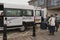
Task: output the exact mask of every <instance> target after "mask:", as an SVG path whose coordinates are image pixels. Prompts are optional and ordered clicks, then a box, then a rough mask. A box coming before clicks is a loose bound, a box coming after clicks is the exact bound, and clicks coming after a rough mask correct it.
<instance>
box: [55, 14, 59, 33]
mask: <svg viewBox="0 0 60 40" xmlns="http://www.w3.org/2000/svg"><path fill="white" fill-rule="evenodd" d="M55 19H56V20H55V31H56V32H57V31H58V28H59V23H58V14H55Z"/></svg>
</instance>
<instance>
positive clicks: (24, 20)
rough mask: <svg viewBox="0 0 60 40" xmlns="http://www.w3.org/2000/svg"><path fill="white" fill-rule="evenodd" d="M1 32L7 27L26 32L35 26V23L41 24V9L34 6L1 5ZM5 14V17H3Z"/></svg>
mask: <svg viewBox="0 0 60 40" xmlns="http://www.w3.org/2000/svg"><path fill="white" fill-rule="evenodd" d="M0 13H1V14H0V16H1V17H0V30H3V26H4V25H5V24H6V25H7V30H9V29H19V30H20V31H24V30H25V29H26V28H27V27H29V26H33V24H34V23H40V22H41V16H40V8H36V9H35V8H34V7H33V6H24V5H14V4H6V3H4V4H0ZM2 14H4V15H2Z"/></svg>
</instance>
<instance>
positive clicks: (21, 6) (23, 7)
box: [3, 3, 34, 9]
mask: <svg viewBox="0 0 60 40" xmlns="http://www.w3.org/2000/svg"><path fill="white" fill-rule="evenodd" d="M3 5H4V8H12V9H13V8H15V9H34V7H33V6H27V5H15V4H6V3H4V4H3Z"/></svg>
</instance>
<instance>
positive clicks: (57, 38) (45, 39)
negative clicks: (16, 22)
mask: <svg viewBox="0 0 60 40" xmlns="http://www.w3.org/2000/svg"><path fill="white" fill-rule="evenodd" d="M32 32H33V31H32V29H30V30H27V31H25V32H12V33H9V34H8V38H7V39H8V40H60V28H59V30H58V32H55V35H54V36H50V35H48V34H49V31H48V30H41V29H40V28H39V27H38V28H36V36H35V37H33V36H32ZM0 38H1V37H0ZM0 40H2V38H1V39H0Z"/></svg>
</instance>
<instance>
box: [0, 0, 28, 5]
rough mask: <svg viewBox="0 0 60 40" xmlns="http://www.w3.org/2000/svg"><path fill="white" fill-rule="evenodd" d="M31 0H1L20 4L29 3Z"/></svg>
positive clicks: (1, 0) (0, 0)
mask: <svg viewBox="0 0 60 40" xmlns="http://www.w3.org/2000/svg"><path fill="white" fill-rule="evenodd" d="M28 1H29V0H0V2H1V3H12V4H20V5H28Z"/></svg>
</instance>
